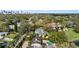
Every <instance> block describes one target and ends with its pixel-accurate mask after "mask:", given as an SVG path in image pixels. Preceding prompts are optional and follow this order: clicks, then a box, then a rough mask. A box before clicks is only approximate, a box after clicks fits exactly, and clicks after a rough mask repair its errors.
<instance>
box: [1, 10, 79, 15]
mask: <svg viewBox="0 0 79 59" xmlns="http://www.w3.org/2000/svg"><path fill="white" fill-rule="evenodd" d="M0 13H2V14H10V13H12V14H15V13H19V14H29V13H50V14H79V10H0Z"/></svg>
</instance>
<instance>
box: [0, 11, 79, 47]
mask: <svg viewBox="0 0 79 59" xmlns="http://www.w3.org/2000/svg"><path fill="white" fill-rule="evenodd" d="M21 13H22V11H21V12H18V11H17V12H16V13H15V12H14V11H8V12H7V11H5V10H4V11H1V12H0V48H78V47H79V14H39V13H38V14H31V13H26V14H25V13H24V14H23V13H22V14H21Z"/></svg>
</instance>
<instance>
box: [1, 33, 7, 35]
mask: <svg viewBox="0 0 79 59" xmlns="http://www.w3.org/2000/svg"><path fill="white" fill-rule="evenodd" d="M3 34H5V35H6V34H8V32H0V35H3Z"/></svg>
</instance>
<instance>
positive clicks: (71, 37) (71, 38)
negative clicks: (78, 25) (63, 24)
mask: <svg viewBox="0 0 79 59" xmlns="http://www.w3.org/2000/svg"><path fill="white" fill-rule="evenodd" d="M66 34H67V36H68V39H69V41H74V40H77V39H78V38H79V33H76V32H75V31H74V29H73V28H69V30H68V31H66Z"/></svg>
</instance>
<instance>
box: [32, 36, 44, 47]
mask: <svg viewBox="0 0 79 59" xmlns="http://www.w3.org/2000/svg"><path fill="white" fill-rule="evenodd" d="M42 43H43V41H42V39H41V37H39V35H36V36H35V37H34V38H33V39H32V42H31V48H42Z"/></svg>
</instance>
